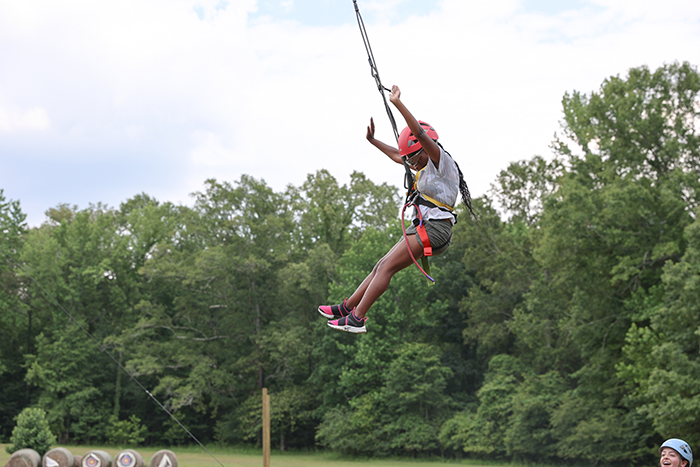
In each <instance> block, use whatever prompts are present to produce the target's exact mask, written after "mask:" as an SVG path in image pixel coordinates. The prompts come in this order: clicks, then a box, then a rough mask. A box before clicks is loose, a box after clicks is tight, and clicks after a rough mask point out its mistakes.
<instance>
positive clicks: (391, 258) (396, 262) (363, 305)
mask: <svg viewBox="0 0 700 467" xmlns="http://www.w3.org/2000/svg"><path fill="white" fill-rule="evenodd" d="M408 244H409V246H410V248H411V251H412V252H413V256H414V257H415V258H416V259H418V258H420V257H422V256H423V247H421V246H420V243H418V240H417V239H416V235H409V236H408ZM411 263H413V260H412V259H411V256H410V255H409V254H408V250H407V249H406V240H405V239H403V238H402V239H401V240H399V241H398V242H397V243H396V245H394V246H393V247H392V248H391V250H389V252H388V253H387V254H386V255H384V257H383V258H382V259H380V260H379V262H377V264H376V265H375V266H374V268H373V269H372V272H371V273H369V275H368V276H367V277H366V278H365V280H364V281H362V284H360V286H359V287H358V288H357V290H355V293H353V294H352V295H351V296H350V298H348V301H347V305H348V307H350V308H353V307H355V316H357V317H358V318H360V319H362V318H364V316H365V314H367V310H369V308H370V307H371V306H372V304H373V303H374V302H375V301H376V300H377V299H378V298H379V297H381V295H382V294H383V293H384V292H385V291H386V289H387V288H388V287H389V282H391V278H392V277H393V276H394V274H396V273H397V272H399V271H400V270H402V269H405V268H406V267H408V266H410V265H411Z"/></svg>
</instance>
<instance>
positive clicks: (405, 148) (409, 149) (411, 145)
mask: <svg viewBox="0 0 700 467" xmlns="http://www.w3.org/2000/svg"><path fill="white" fill-rule="evenodd" d="M418 123H420V126H422V127H423V129H424V130H425V132H426V133H427V134H428V136H430V137H431V138H432V139H433V141H437V139H438V134H437V131H435V128H433V127H432V126H430V123H427V122H424V121H422V120H418ZM422 147H423V146H421V144H420V143H419V142H418V138H416V137H415V136H413V133H411V129H410V128H409V127H406V128H404V129H403V131H402V132H401V134H400V135H399V151H401V155H402V156H407V155H409V154H411V153H414V152H416V151H418V150H419V149H421V148H422Z"/></svg>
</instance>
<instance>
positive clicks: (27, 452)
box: [5, 449, 41, 467]
mask: <svg viewBox="0 0 700 467" xmlns="http://www.w3.org/2000/svg"><path fill="white" fill-rule="evenodd" d="M40 463H41V456H40V455H39V453H38V452H36V451H35V450H34V449H20V450H18V451H15V452H13V453H12V455H11V456H10V460H9V461H7V464H5V467H39V464H40Z"/></svg>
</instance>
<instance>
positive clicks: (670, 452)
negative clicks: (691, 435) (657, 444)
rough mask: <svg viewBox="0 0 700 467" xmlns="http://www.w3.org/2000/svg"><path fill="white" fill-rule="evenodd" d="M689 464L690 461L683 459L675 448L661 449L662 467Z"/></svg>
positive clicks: (676, 466) (682, 466) (660, 463)
mask: <svg viewBox="0 0 700 467" xmlns="http://www.w3.org/2000/svg"><path fill="white" fill-rule="evenodd" d="M687 465H688V461H686V460H683V459H682V458H681V456H680V454H678V452H676V450H675V449H671V448H663V449H662V450H661V458H660V459H659V466H660V467H686V466H687Z"/></svg>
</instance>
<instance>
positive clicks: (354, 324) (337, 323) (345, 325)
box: [328, 312, 367, 334]
mask: <svg viewBox="0 0 700 467" xmlns="http://www.w3.org/2000/svg"><path fill="white" fill-rule="evenodd" d="M366 321H367V317H364V318H362V319H358V318H357V316H355V312H352V313H350V314H349V315H347V316H344V317H342V318H340V319H336V320H333V321H328V326H330V327H332V328H333V329H337V330H339V331H345V332H351V333H353V334H362V333H365V332H367V328H366V327H365V322H366Z"/></svg>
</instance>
